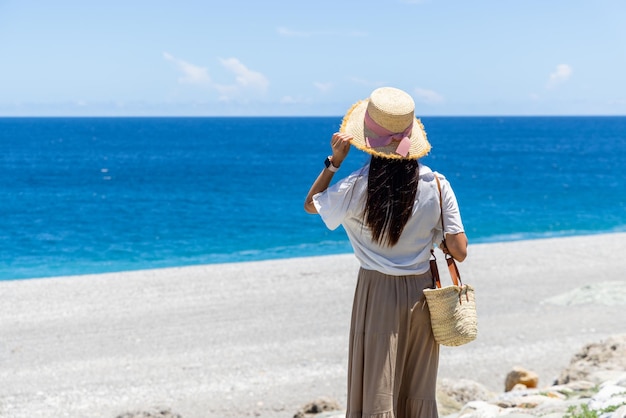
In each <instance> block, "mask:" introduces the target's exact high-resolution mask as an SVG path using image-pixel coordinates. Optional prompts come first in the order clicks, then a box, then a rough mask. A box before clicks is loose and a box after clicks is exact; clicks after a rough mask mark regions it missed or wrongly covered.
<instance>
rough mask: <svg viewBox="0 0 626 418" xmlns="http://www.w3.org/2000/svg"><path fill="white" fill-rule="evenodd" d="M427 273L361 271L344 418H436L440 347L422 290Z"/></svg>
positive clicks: (429, 282)
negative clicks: (393, 274) (394, 273)
mask: <svg viewBox="0 0 626 418" xmlns="http://www.w3.org/2000/svg"><path fill="white" fill-rule="evenodd" d="M429 287H432V276H431V274H430V272H428V273H425V274H421V275H411V276H388V275H385V274H382V273H379V272H377V271H372V270H364V269H361V270H360V271H359V277H358V282H357V287H356V291H355V295H354V305H353V307H352V324H351V328H350V348H349V361H348V409H347V414H346V417H347V418H418V417H419V418H437V417H438V414H437V402H436V398H435V392H436V384H437V368H438V366H439V345H438V344H437V343H436V342H435V339H434V337H433V332H432V328H431V325H430V314H429V312H428V306H427V305H426V300H425V298H424V292H423V289H425V288H429Z"/></svg>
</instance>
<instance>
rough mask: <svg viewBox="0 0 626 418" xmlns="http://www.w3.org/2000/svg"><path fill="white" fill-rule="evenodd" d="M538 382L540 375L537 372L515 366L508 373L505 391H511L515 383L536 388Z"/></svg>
mask: <svg viewBox="0 0 626 418" xmlns="http://www.w3.org/2000/svg"><path fill="white" fill-rule="evenodd" d="M538 384H539V376H537V373H535V372H532V371H530V370H526V369H524V368H522V367H513V370H511V371H510V372H509V373H508V374H507V375H506V380H505V382H504V390H505V392H509V391H511V390H512V389H513V388H514V387H515V385H523V386H525V387H526V388H529V389H532V388H536V387H537V385H538Z"/></svg>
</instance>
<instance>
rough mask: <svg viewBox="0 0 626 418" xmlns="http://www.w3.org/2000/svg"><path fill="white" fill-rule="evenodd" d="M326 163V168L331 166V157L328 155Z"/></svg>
mask: <svg viewBox="0 0 626 418" xmlns="http://www.w3.org/2000/svg"><path fill="white" fill-rule="evenodd" d="M324 165H325V166H326V168H328V167H330V157H326V159H325V160H324Z"/></svg>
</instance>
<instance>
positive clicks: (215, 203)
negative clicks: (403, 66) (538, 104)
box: [0, 117, 626, 280]
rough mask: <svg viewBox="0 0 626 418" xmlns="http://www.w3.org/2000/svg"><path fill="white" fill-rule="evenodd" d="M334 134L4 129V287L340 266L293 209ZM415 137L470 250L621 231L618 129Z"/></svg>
mask: <svg viewBox="0 0 626 418" xmlns="http://www.w3.org/2000/svg"><path fill="white" fill-rule="evenodd" d="M340 122H341V118H340V117H336V118H0V147H1V148H0V149H1V151H2V152H1V154H0V280H2V279H4V280H6V279H21V278H32V277H48V276H58V275H69V274H86V273H100V272H109V271H119V270H133V269H144V268H158V267H169V266H180V265H193V264H205V263H222V262H239V261H249V260H262V259H275V258H286V257H300V256H312V255H321V254H336V253H345V252H349V251H350V247H349V244H348V242H347V239H346V237H345V234H344V232H343V231H342V230H337V231H332V232H331V231H328V230H326V229H325V227H324V226H323V224H322V222H321V221H320V220H319V219H318V218H317V217H316V216H311V215H307V214H306V213H304V211H303V210H302V203H303V199H304V196H305V195H306V193H307V191H308V188H309V186H310V184H311V182H312V181H313V179H314V178H315V177H316V176H317V174H318V173H319V171H320V169H321V167H322V164H323V159H324V158H325V157H326V155H328V152H329V151H328V149H329V146H328V143H329V140H330V135H331V134H332V132H334V131H335V130H337V129H338V126H339V124H340ZM423 123H424V125H425V128H426V130H427V132H428V137H429V140H430V141H431V143H432V145H433V150H432V152H431V154H430V155H429V156H427V157H425V158H424V159H423V160H422V161H423V163H425V164H427V165H429V166H430V167H431V168H432V169H434V170H437V171H439V172H441V173H443V174H445V175H446V176H447V177H448V178H449V180H450V181H451V183H452V186H453V188H454V189H455V192H456V194H457V197H458V200H459V203H460V206H461V211H462V215H463V220H464V223H465V226H466V229H467V234H468V236H469V239H470V242H472V243H478V242H495V241H511V240H520V239H530V238H544V237H555V236H569V235H583V234H595V233H604V232H618V231H626V174H625V171H624V169H623V166H624V162H625V161H626V117H520V118H515V117H505V118H497V117H484V118H482V117H468V118H457V117H431V118H423ZM366 160H367V156H366V154H364V153H361V152H359V151H358V150H352V151H351V153H350V155H349V157H348V160H347V161H346V163H345V164H344V166H342V169H341V171H340V173H339V175H341V174H347V173H348V172H349V171H350V170H352V169H356V168H357V167H359V166H360V165H362V164H364V163H365V162H366Z"/></svg>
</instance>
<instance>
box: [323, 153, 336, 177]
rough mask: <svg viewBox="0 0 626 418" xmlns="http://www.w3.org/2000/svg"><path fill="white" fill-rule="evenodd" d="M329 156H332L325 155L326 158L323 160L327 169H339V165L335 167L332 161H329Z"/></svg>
mask: <svg viewBox="0 0 626 418" xmlns="http://www.w3.org/2000/svg"><path fill="white" fill-rule="evenodd" d="M331 158H332V155H329V156H328V157H326V159H325V160H324V165H325V166H326V168H327V169H329V170H330V171H332V172H333V173H336V172H337V170H339V167H335V166H334V165H333V162H332V161H331Z"/></svg>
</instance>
